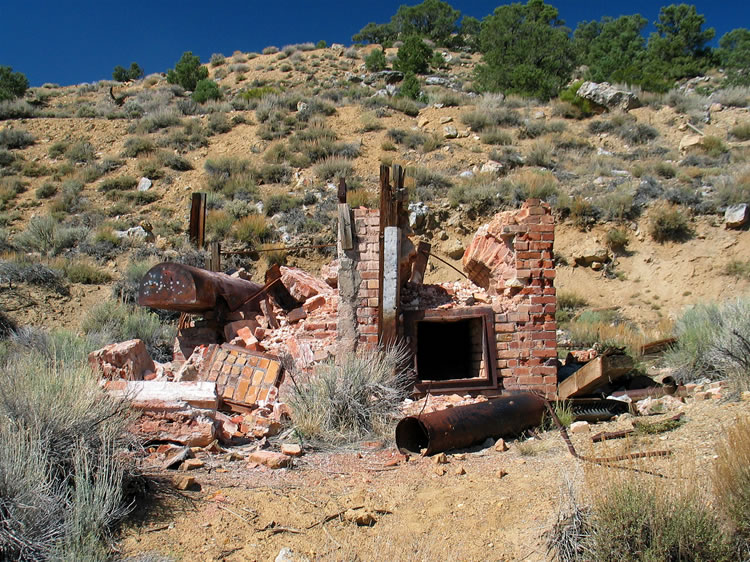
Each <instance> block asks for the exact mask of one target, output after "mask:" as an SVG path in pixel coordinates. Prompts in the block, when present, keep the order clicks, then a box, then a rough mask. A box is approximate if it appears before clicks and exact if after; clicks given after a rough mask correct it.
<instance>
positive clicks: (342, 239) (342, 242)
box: [338, 203, 354, 250]
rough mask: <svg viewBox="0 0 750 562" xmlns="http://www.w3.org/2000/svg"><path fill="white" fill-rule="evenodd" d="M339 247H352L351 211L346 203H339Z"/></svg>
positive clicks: (344, 248)
mask: <svg viewBox="0 0 750 562" xmlns="http://www.w3.org/2000/svg"><path fill="white" fill-rule="evenodd" d="M338 214H339V247H340V249H341V250H351V249H352V248H354V238H353V236H352V211H351V209H350V208H349V204H348V203H339V207H338Z"/></svg>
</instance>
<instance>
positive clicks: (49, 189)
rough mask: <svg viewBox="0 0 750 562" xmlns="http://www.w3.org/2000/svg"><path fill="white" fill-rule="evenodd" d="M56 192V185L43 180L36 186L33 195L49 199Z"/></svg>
mask: <svg viewBox="0 0 750 562" xmlns="http://www.w3.org/2000/svg"><path fill="white" fill-rule="evenodd" d="M56 193H57V186H56V185H55V184H54V183H50V182H45V183H43V184H42V185H40V186H39V187H37V188H36V191H35V192H34V195H35V196H36V198H37V199H49V198H50V197H52V196H53V195H55V194H56Z"/></svg>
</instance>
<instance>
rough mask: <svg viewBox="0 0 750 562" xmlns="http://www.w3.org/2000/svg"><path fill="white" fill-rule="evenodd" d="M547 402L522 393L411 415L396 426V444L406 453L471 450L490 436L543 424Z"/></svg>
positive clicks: (508, 434)
mask: <svg viewBox="0 0 750 562" xmlns="http://www.w3.org/2000/svg"><path fill="white" fill-rule="evenodd" d="M543 413H544V399H542V398H540V397H539V396H537V395H536V394H531V393H529V392H519V393H518V394H512V395H509V396H504V397H502V398H496V399H494V400H489V401H487V402H478V403H477V404H469V405H466V406H458V407H456V408H448V409H446V410H441V411H439V412H431V413H429V414H424V415H421V416H409V417H406V418H404V419H402V420H401V421H400V422H399V423H398V425H397V426H396V445H397V446H398V449H399V451H401V452H402V453H413V454H414V453H415V454H419V453H420V452H422V451H423V450H425V449H426V453H425V454H427V455H433V454H435V453H440V452H442V451H449V450H451V449H461V448H463V447H469V446H471V445H474V444H475V443H481V442H482V441H484V440H485V439H487V438H488V437H493V438H497V437H506V436H511V435H517V434H518V433H521V432H522V431H523V430H524V429H528V428H530V427H534V426H537V425H539V424H540V423H541V422H542V415H543Z"/></svg>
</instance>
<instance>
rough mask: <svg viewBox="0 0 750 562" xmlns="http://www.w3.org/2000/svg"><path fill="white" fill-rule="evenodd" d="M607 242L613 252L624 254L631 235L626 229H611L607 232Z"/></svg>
mask: <svg viewBox="0 0 750 562" xmlns="http://www.w3.org/2000/svg"><path fill="white" fill-rule="evenodd" d="M605 242H606V244H607V248H609V249H610V250H612V251H613V252H624V251H625V248H627V246H628V244H629V243H630V235H629V234H628V231H627V230H625V229H624V228H611V229H609V230H608V231H607V236H606V239H605Z"/></svg>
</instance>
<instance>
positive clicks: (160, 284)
mask: <svg viewBox="0 0 750 562" xmlns="http://www.w3.org/2000/svg"><path fill="white" fill-rule="evenodd" d="M261 289H263V285H259V284H258V283H253V282H252V281H246V280H244V279H238V278H236V277H230V276H229V275H226V274H225V273H216V272H214V271H207V270H205V269H199V268H197V267H191V266H189V265H183V264H179V263H170V262H164V263H160V264H157V265H155V266H154V267H152V268H151V269H149V270H148V272H146V275H144V276H143V279H141V284H140V287H139V289H138V304H139V305H141V306H148V307H151V308H158V309H162V310H176V311H177V312H188V313H202V312H208V311H209V310H214V309H215V308H216V307H217V305H218V304H219V302H220V301H221V300H223V301H224V302H225V303H226V304H227V308H228V309H229V310H230V311H233V310H237V309H238V308H239V307H241V306H242V305H243V304H245V303H246V302H248V300H249V299H251V297H252V296H253V295H254V294H256V293H258V294H260V291H261Z"/></svg>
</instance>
